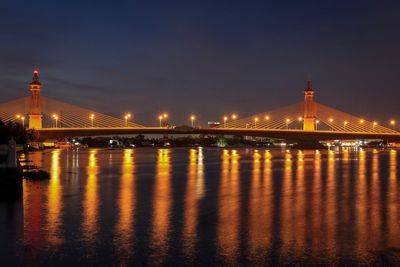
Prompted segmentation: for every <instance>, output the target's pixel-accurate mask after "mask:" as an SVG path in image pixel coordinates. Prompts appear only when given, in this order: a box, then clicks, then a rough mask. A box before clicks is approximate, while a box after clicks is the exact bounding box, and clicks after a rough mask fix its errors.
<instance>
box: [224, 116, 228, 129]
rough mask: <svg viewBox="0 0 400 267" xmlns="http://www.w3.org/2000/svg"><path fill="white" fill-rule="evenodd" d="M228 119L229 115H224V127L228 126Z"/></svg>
mask: <svg viewBox="0 0 400 267" xmlns="http://www.w3.org/2000/svg"><path fill="white" fill-rule="evenodd" d="M227 120H228V117H227V116H224V128H226V121H227Z"/></svg>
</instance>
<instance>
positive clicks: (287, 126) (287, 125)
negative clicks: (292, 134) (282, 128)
mask: <svg viewBox="0 0 400 267" xmlns="http://www.w3.org/2000/svg"><path fill="white" fill-rule="evenodd" d="M289 123H290V119H289V118H287V119H286V129H287V130H289Z"/></svg>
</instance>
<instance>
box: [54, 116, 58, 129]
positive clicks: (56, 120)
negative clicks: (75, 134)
mask: <svg viewBox="0 0 400 267" xmlns="http://www.w3.org/2000/svg"><path fill="white" fill-rule="evenodd" d="M53 119H54V120H55V122H56V124H55V125H56V128H58V116H57V115H56V114H53Z"/></svg>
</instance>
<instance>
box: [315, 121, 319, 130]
mask: <svg viewBox="0 0 400 267" xmlns="http://www.w3.org/2000/svg"><path fill="white" fill-rule="evenodd" d="M318 124H319V120H316V121H315V130H318Z"/></svg>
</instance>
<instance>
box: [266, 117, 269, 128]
mask: <svg viewBox="0 0 400 267" xmlns="http://www.w3.org/2000/svg"><path fill="white" fill-rule="evenodd" d="M265 120H266V121H269V116H268V115H267V116H265ZM267 128H268V127H267Z"/></svg>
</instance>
